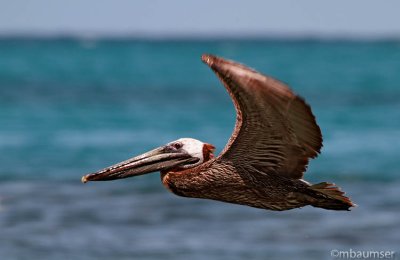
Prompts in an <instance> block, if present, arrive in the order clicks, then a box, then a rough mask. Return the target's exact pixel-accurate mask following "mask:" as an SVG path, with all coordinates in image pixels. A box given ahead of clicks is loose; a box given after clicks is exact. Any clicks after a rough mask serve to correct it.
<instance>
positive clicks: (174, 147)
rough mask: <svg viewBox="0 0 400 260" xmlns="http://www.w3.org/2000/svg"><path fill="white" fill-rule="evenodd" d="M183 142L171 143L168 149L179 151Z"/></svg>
mask: <svg viewBox="0 0 400 260" xmlns="http://www.w3.org/2000/svg"><path fill="white" fill-rule="evenodd" d="M182 146H183V144H182V143H180V142H176V143H172V144H169V145H168V146H167V147H166V149H167V150H168V151H171V152H175V151H179V150H180V149H181V148H182Z"/></svg>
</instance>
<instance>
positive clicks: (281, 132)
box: [202, 55, 322, 179]
mask: <svg viewBox="0 0 400 260" xmlns="http://www.w3.org/2000/svg"><path fill="white" fill-rule="evenodd" d="M202 60H203V62H205V63H206V64H208V66H210V67H211V69H212V70H213V71H214V72H215V73H216V74H217V76H218V77H219V79H220V80H221V81H222V83H223V84H224V86H225V88H226V89H227V90H228V92H229V94H230V96H231V98H232V100H233V103H234V105H235V108H236V112H237V117H236V125H235V129H234V131H233V134H232V136H231V138H230V139H229V141H228V144H227V145H226V146H225V148H224V150H223V151H222V153H221V154H220V156H219V158H220V159H222V160H229V161H231V162H232V163H233V164H235V165H251V166H252V167H254V168H255V169H257V170H259V171H262V172H267V173H270V172H274V173H278V174H281V175H284V176H286V177H289V178H294V179H299V178H302V177H303V172H304V171H305V169H306V167H307V164H308V161H309V159H310V158H314V157H316V156H317V155H318V153H319V152H320V149H321V147H322V135H321V130H320V128H319V127H318V125H317V123H316V121H315V117H314V115H313V114H312V112H311V108H310V106H309V105H308V104H307V103H305V101H304V100H303V99H302V98H301V97H299V96H297V95H296V94H294V93H293V92H292V90H291V89H290V88H289V87H288V86H286V85H285V84H283V83H282V82H279V81H277V80H275V79H273V78H270V77H267V76H264V75H262V74H260V73H258V72H257V71H255V70H252V69H250V68H248V67H246V66H244V65H241V64H238V63H235V62H233V61H229V60H225V59H222V58H219V57H216V56H212V55H203V56H202Z"/></svg>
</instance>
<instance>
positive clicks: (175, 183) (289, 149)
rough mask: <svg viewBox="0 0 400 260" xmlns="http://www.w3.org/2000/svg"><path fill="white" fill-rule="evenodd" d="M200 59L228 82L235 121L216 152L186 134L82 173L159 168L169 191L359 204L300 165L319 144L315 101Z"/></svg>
mask: <svg viewBox="0 0 400 260" xmlns="http://www.w3.org/2000/svg"><path fill="white" fill-rule="evenodd" d="M202 60H203V62H204V63H206V64H207V65H208V66H209V67H211V69H212V70H213V71H214V72H215V74H216V75H217V76H218V78H219V79H220V80H221V81H222V83H223V84H224V86H225V88H226V89H227V90H228V93H229V95H230V96H231V98H232V100H233V103H234V105H235V108H236V112H237V113H236V114H237V117H236V125H235V129H234V131H233V133H232V136H231V137H230V139H229V141H228V144H227V145H226V146H225V149H224V150H223V151H222V152H221V154H220V155H219V156H217V157H215V156H214V155H213V152H214V146H213V145H211V144H207V143H203V142H201V141H199V140H195V139H192V138H182V139H179V140H176V141H173V142H170V143H168V144H166V145H164V146H161V147H159V148H156V149H154V150H152V151H150V152H147V153H144V154H142V155H139V156H137V157H134V158H131V159H129V160H126V161H124V162H121V163H118V164H115V165H113V166H110V167H107V168H105V169H103V170H100V171H98V172H96V173H91V174H87V175H85V176H83V177H82V182H84V183H86V182H88V181H106V180H114V179H122V178H127V177H133V176H138V175H141V174H146V173H150V172H156V171H160V172H161V180H162V183H163V184H164V186H165V187H166V188H167V189H169V190H170V191H171V192H173V193H175V194H177V195H180V196H184V197H194V198H204V199H212V200H218V201H224V202H229V203H236V204H241V205H247V206H251V207H256V208H262V209H270V210H288V209H293V208H298V207H303V206H307V205H311V206H314V207H319V208H324V209H331V210H349V208H350V207H353V206H354V204H353V203H352V202H351V201H350V199H349V198H347V197H345V196H344V195H343V194H344V192H342V191H340V189H339V188H338V187H337V186H335V185H334V184H331V183H327V182H322V183H318V184H314V185H312V184H310V183H308V182H306V181H304V180H303V179H302V178H303V173H304V171H305V170H306V168H307V164H308V161H309V159H311V158H315V157H316V156H317V155H318V154H319V153H320V149H321V147H322V136H321V130H320V128H319V127H318V125H317V123H316V121H315V117H314V115H313V114H312V112H311V108H310V106H309V105H308V104H307V103H306V102H305V101H304V99H302V98H301V97H299V96H297V95H296V94H294V93H293V92H292V91H291V90H290V88H289V87H288V86H286V85H285V84H283V83H282V82H280V81H278V80H275V79H273V78H271V77H267V76H264V75H262V74H260V73H258V72H257V71H255V70H253V69H250V68H248V67H246V66H244V65H241V64H238V63H236V62H233V61H229V60H225V59H223V58H220V57H216V56H213V55H203V56H202Z"/></svg>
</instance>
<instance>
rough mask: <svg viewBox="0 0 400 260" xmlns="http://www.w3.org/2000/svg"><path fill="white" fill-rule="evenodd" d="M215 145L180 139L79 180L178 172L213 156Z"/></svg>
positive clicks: (100, 179)
mask: <svg viewBox="0 0 400 260" xmlns="http://www.w3.org/2000/svg"><path fill="white" fill-rule="evenodd" d="M214 149H215V148H214V146H213V145H211V144H207V143H203V142H201V141H199V140H196V139H193V138H181V139H178V140H176V141H173V142H170V143H168V144H166V145H163V146H161V147H158V148H156V149H154V150H151V151H150V152H147V153H144V154H142V155H139V156H136V157H133V158H131V159H129V160H126V161H123V162H120V163H117V164H115V165H112V166H110V167H107V168H105V169H103V170H100V171H98V172H95V173H90V174H87V175H85V176H83V177H82V182H84V183H85V182H88V181H108V180H115V179H122V178H128V177H133V176H138V175H142V174H146V173H150V172H156V171H162V172H166V171H180V170H184V169H189V168H193V167H196V166H198V165H200V164H202V163H204V162H205V161H208V160H210V159H211V158H213V157H214V155H213V152H214Z"/></svg>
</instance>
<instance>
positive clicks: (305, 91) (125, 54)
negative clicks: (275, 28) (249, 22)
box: [0, 39, 400, 259]
mask: <svg viewBox="0 0 400 260" xmlns="http://www.w3.org/2000/svg"><path fill="white" fill-rule="evenodd" d="M202 53H212V54H216V55H220V56H223V57H226V58H229V59H234V60H237V61H240V62H242V63H244V64H247V65H249V66H251V67H253V68H255V69H257V70H259V71H261V72H263V73H265V74H268V75H272V76H274V77H275V78H278V79H280V80H282V81H284V82H286V83H287V84H289V85H290V86H291V87H292V88H293V89H294V90H295V92H297V93H298V94H300V95H301V96H303V97H304V98H305V99H306V100H307V101H308V103H309V104H310V105H311V106H312V108H313V112H314V114H315V115H316V117H317V121H318V123H319V125H320V127H321V129H322V132H323V135H324V147H323V149H322V154H321V156H320V157H318V158H317V159H316V160H313V161H312V162H311V164H310V167H309V171H308V173H307V174H306V175H305V179H306V180H308V181H311V182H320V181H330V182H335V183H336V184H338V185H339V186H341V187H342V188H343V189H344V190H345V191H346V192H347V194H348V195H349V196H350V197H352V198H353V200H354V201H355V202H356V203H357V204H358V205H359V206H358V207H357V208H356V209H354V210H353V211H351V212H333V211H324V210H321V209H315V208H310V207H306V208H303V209H296V210H291V211H287V212H272V211H265V210H259V209H253V208H249V207H244V206H237V205H229V204H224V203H220V202H214V201H206V200H197V199H185V198H180V197H176V196H174V195H172V194H170V193H169V192H168V191H166V190H165V189H164V188H163V186H162V185H161V183H160V179H159V174H157V173H155V174H151V175H146V176H140V177H137V178H134V179H126V180H120V181H114V182H104V183H89V184H86V185H83V184H81V183H80V178H81V176H82V175H83V174H85V173H87V172H91V171H94V170H98V169H100V168H103V167H104V166H108V165H110V164H113V163H115V162H118V161H121V160H123V159H127V158H129V157H131V156H133V155H136V154H139V153H142V152H144V151H147V150H148V149H151V148H154V147H156V146H159V145H162V144H164V143H166V142H169V141H172V140H175V139H178V138H180V137H193V138H197V139H200V140H203V141H206V142H209V143H212V144H214V145H215V146H216V147H217V150H218V151H221V150H222V148H223V147H224V145H225V143H226V141H227V140H228V138H229V136H230V134H231V132H232V129H233V126H234V120H235V114H234V113H235V112H234V108H233V105H232V103H231V101H230V98H229V96H228V95H227V94H226V92H225V90H224V88H223V87H222V85H221V84H220V83H219V81H218V80H217V78H216V77H215V75H214V74H213V73H212V72H211V71H210V69H209V68H207V66H205V65H204V64H202V63H201V61H200V55H201V54H202ZM399 137H400V43H399V42H395V41H392V42H391V41H387V42H384V41H376V42H372V41H371V42H368V41H365V42H362V41H317V40H297V41H296V40H290V41H285V40H253V41H251V40H247V41H240V40H215V41H211V40H210V41H194V40H193V41H189V40H186V41H185V40H175V41H173V40H171V41H153V42H152V41H147V40H74V39H55V40H40V39H3V40H0V259H188V258H190V259H289V258H293V257H296V259H332V257H331V250H334V249H338V250H349V249H350V248H352V249H354V250H393V251H399V250H400V247H399V245H400V228H399V227H400V218H399V213H400V204H399V202H400V199H399V198H400V189H399V185H400V175H399V171H400V158H399V154H400V138H399ZM399 253H400V252H399Z"/></svg>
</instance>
